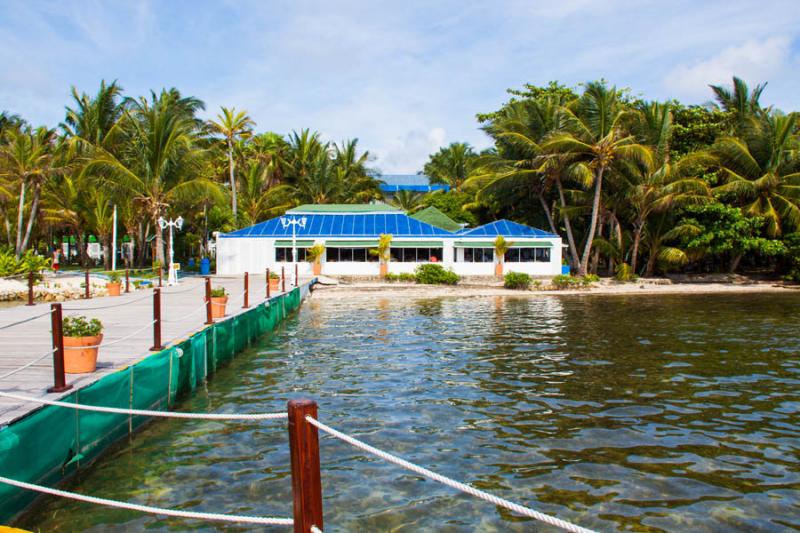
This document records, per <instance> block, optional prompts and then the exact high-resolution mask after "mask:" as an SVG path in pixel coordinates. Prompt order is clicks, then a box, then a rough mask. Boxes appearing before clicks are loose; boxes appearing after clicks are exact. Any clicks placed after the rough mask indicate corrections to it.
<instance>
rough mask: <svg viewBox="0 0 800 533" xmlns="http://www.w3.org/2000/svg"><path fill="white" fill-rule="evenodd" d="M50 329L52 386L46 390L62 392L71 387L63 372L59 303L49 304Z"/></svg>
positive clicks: (62, 344) (62, 341)
mask: <svg viewBox="0 0 800 533" xmlns="http://www.w3.org/2000/svg"><path fill="white" fill-rule="evenodd" d="M50 309H51V311H52V312H51V313H50V323H51V327H50V331H51V332H52V333H53V383H54V384H53V386H52V387H50V388H49V389H47V392H64V391H67V390H69V389H71V388H72V385H67V378H66V375H65V374H64V330H63V329H62V325H63V324H62V322H61V320H62V314H61V304H50Z"/></svg>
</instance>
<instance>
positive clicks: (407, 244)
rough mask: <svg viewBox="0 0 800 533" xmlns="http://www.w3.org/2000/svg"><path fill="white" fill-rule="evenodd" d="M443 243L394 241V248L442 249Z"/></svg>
mask: <svg viewBox="0 0 800 533" xmlns="http://www.w3.org/2000/svg"><path fill="white" fill-rule="evenodd" d="M442 246H443V245H442V241H392V244H391V247H392V248H441V247H442Z"/></svg>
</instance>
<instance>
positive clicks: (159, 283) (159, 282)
mask: <svg viewBox="0 0 800 533" xmlns="http://www.w3.org/2000/svg"><path fill="white" fill-rule="evenodd" d="M163 273H164V269H163V268H161V265H158V286H159V287H163V286H164V276H163V275H162V274H163Z"/></svg>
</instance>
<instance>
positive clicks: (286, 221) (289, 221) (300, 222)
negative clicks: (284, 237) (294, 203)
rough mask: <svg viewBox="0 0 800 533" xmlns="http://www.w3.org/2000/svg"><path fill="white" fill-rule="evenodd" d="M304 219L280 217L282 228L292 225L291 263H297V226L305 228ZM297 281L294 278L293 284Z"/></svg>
mask: <svg viewBox="0 0 800 533" xmlns="http://www.w3.org/2000/svg"><path fill="white" fill-rule="evenodd" d="M306 221H307V219H306V217H300V218H297V217H291V218H289V217H281V226H283V229H286V228H288V227H289V226H291V227H292V263H297V233H296V230H297V226H300V228H301V229H305V227H306ZM297 281H298V280H296V279H295V280H294V284H295V286H296V285H297V284H298V283H297Z"/></svg>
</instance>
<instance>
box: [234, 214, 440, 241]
mask: <svg viewBox="0 0 800 533" xmlns="http://www.w3.org/2000/svg"><path fill="white" fill-rule="evenodd" d="M303 216H304V217H305V218H306V226H305V228H301V227H300V226H297V227H296V233H295V235H296V236H297V237H298V238H308V237H375V236H377V235H379V234H381V233H390V234H392V235H393V236H394V237H434V236H435V237H447V236H452V235H454V234H453V233H450V232H449V231H446V230H443V229H441V228H437V227H435V226H431V225H430V224H426V223H424V222H420V221H419V220H416V219H414V218H411V217H409V216H408V215H406V214H405V213H339V214H307V215H303ZM292 218H299V216H297V215H293V216H292ZM291 236H292V228H291V226H290V227H287V228H284V227H283V224H281V221H280V217H278V218H273V219H270V220H267V221H265V222H261V223H259V224H256V225H254V226H250V227H248V228H242V229H240V230H237V231H233V232H230V233H224V234H221V235H220V237H223V238H224V237H268V238H275V237H291Z"/></svg>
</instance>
